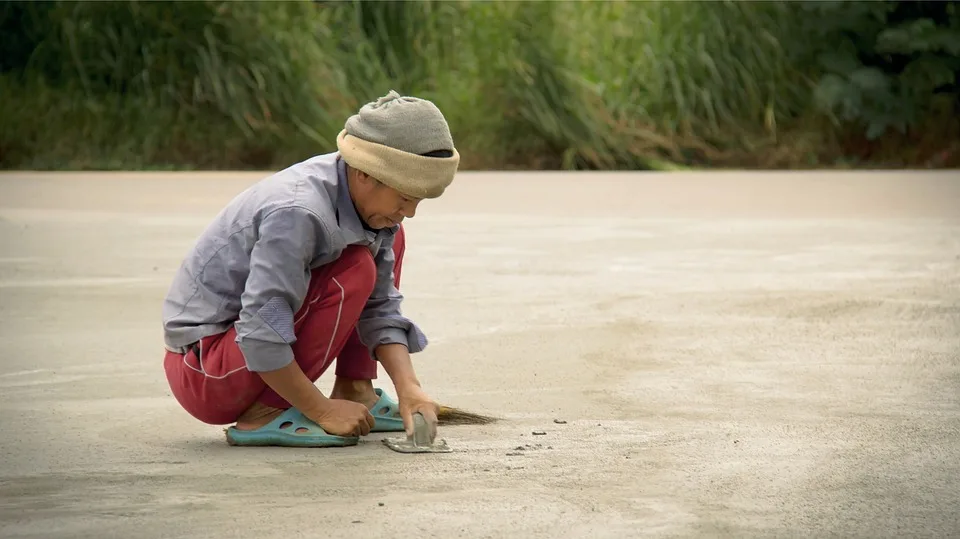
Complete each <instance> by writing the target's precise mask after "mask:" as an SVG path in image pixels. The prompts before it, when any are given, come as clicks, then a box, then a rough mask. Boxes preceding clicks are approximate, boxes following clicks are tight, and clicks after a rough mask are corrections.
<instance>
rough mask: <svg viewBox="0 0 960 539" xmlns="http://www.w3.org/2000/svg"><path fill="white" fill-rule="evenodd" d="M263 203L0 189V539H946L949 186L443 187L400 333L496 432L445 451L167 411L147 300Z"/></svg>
mask: <svg viewBox="0 0 960 539" xmlns="http://www.w3.org/2000/svg"><path fill="white" fill-rule="evenodd" d="M260 176H261V175H260V174H251V173H242V174H230V173H216V174H100V173H89V174H27V173H9V174H6V175H2V176H0V342H2V352H0V353H2V360H0V408H2V412H0V433H2V436H0V455H2V460H0V537H5V538H13V537H71V538H84V537H90V538H103V537H123V538H133V537H137V538H140V537H143V538H154V537H157V538H159V537H163V538H170V537H205V538H215V537H277V538H290V537H389V538H397V537H442V538H448V537H469V538H479V537H531V538H538V537H618V538H622V537H717V536H726V537H864V538H867V537H869V538H877V537H950V536H954V537H956V536H958V535H960V178H958V176H960V175H958V173H956V172H947V173H920V172H903V173H852V174H839V173H784V174H773V173H751V174H746V173H734V172H731V173H715V174H552V173H543V174H506V173H504V174H463V175H462V176H461V177H460V179H458V181H457V183H455V185H454V187H453V188H451V190H450V192H449V194H448V196H446V197H444V198H442V199H440V200H438V201H429V202H425V203H424V204H423V205H422V206H421V210H420V214H419V215H418V216H417V218H416V219H413V220H412V221H410V222H409V223H408V229H407V230H408V248H407V258H406V261H405V265H404V275H403V291H404V292H405V294H406V296H407V302H406V307H405V312H406V313H407V314H409V315H411V316H413V317H415V318H416V319H417V320H418V322H420V323H421V324H422V326H423V328H424V329H425V331H426V332H427V333H428V335H429V336H430V337H431V339H432V344H431V346H430V347H429V348H428V350H427V351H426V352H424V353H422V354H419V355H417V356H416V365H417V368H418V372H419V374H420V378H421V380H422V382H423V383H424V386H425V388H426V389H427V391H428V392H429V393H431V394H432V395H433V396H434V397H436V398H437V399H438V400H440V401H442V402H444V403H447V404H451V405H455V406H461V407H464V408H467V409H470V410H473V411H478V412H486V413H491V414H495V415H499V416H501V417H503V418H504V420H503V421H501V422H500V423H497V424H494V425H488V426H482V427H466V426H463V427H445V428H441V431H440V436H441V437H443V438H445V439H446V440H447V442H448V444H449V445H450V446H451V447H453V448H454V450H455V451H454V452H453V453H450V454H445V455H404V454H398V453H393V452H391V451H389V450H388V449H387V448H386V447H384V446H383V444H382V443H381V442H380V440H381V438H383V437H385V436H391V435H386V434H384V435H372V436H370V437H368V438H367V439H365V440H364V441H363V442H362V443H361V444H360V445H359V446H357V447H352V448H344V449H313V450H308V449H284V448H235V447H229V446H227V445H226V443H225V442H224V439H223V435H222V428H221V427H216V426H209V425H203V424H200V423H197V422H195V421H194V420H192V419H191V418H190V417H189V416H188V415H186V414H185V413H184V412H182V411H181V410H180V409H179V408H178V406H177V404H176V402H175V401H174V400H173V398H172V397H171V396H170V393H169V390H168V389H167V387H166V382H165V379H164V375H163V370H162V367H161V358H162V341H161V335H160V302H161V299H162V297H163V294H164V293H165V291H166V289H167V286H168V284H169V280H170V278H171V276H172V274H173V272H174V270H175V269H176V267H177V266H178V264H179V262H180V259H181V257H182V256H183V255H184V253H185V252H186V250H187V249H188V248H189V246H190V244H191V242H192V241H193V239H194V237H195V236H196V235H197V234H198V233H199V231H200V230H201V229H202V227H204V226H205V225H206V223H207V222H208V220H209V219H210V218H211V217H212V216H213V214H214V213H215V212H216V211H217V210H218V209H219V207H220V206H221V205H222V204H223V203H225V202H226V201H227V200H229V199H230V198H231V197H232V196H234V195H235V194H236V193H237V192H239V191H240V190H241V189H243V188H244V187H245V186H247V185H249V184H250V183H251V182H253V181H255V180H256V179H257V178H258V177H260ZM382 376H385V375H382ZM381 382H382V383H384V384H386V387H387V388H388V389H390V390H392V386H390V385H389V382H388V381H387V380H386V379H384V378H382V379H381ZM331 383H332V373H330V374H328V375H326V376H325V377H324V378H322V379H321V380H320V382H319V385H320V386H321V387H322V388H323V389H328V388H329V386H330V384H331ZM555 420H560V422H555ZM534 431H538V432H540V433H542V434H538V435H534V434H533V433H534Z"/></svg>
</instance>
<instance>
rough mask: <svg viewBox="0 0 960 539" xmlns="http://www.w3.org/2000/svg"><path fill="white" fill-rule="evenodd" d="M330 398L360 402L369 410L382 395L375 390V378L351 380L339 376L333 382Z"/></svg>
mask: <svg viewBox="0 0 960 539" xmlns="http://www.w3.org/2000/svg"><path fill="white" fill-rule="evenodd" d="M330 398H331V399H343V400H348V401H353V402H359V403H360V404H363V405H364V406H366V407H367V409H368V410H369V409H372V408H373V406H374V405H375V404H377V401H378V400H380V397H378V396H377V393H376V392H375V391H374V390H373V380H351V379H349V378H342V377H339V376H338V377H337V379H336V380H334V382H333V390H332V391H331V392H330Z"/></svg>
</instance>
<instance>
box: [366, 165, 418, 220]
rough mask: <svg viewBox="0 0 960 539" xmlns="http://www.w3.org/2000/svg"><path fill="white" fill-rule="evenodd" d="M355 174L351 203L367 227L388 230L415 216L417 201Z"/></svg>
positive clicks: (372, 179) (374, 180)
mask: <svg viewBox="0 0 960 539" xmlns="http://www.w3.org/2000/svg"><path fill="white" fill-rule="evenodd" d="M355 174H356V181H355V182H354V183H355V185H356V189H355V190H353V191H355V192H353V202H354V205H355V206H356V207H357V213H359V214H360V218H361V219H363V220H364V222H366V223H367V226H369V227H370V228H374V229H380V228H388V227H391V226H394V225H399V224H400V222H401V221H403V220H404V219H409V218H412V217H413V216H414V215H416V213H417V205H419V204H420V200H419V199H415V198H410V197H408V196H406V195H404V194H402V193H400V192H399V191H397V190H396V189H393V188H392V187H389V186H387V185H384V184H382V183H380V182H379V181H377V180H376V179H375V178H373V177H372V176H368V175H367V174H365V173H363V172H360V171H359V170H357V171H355Z"/></svg>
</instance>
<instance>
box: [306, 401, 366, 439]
mask: <svg viewBox="0 0 960 539" xmlns="http://www.w3.org/2000/svg"><path fill="white" fill-rule="evenodd" d="M305 415H306V414H305ZM307 417H309V418H310V419H312V420H313V421H314V422H316V423H317V424H318V425H320V426H321V427H323V430H325V431H327V433H329V434H333V435H336V436H366V435H367V434H370V429H372V428H373V425H374V419H373V415H371V414H370V410H368V409H367V407H366V406H365V405H363V404H360V403H358V402H353V401H348V400H341V399H328V400H327V402H326V406H324V408H323V410H319V411H317V412H314V413H312V414H310V415H308V416H307Z"/></svg>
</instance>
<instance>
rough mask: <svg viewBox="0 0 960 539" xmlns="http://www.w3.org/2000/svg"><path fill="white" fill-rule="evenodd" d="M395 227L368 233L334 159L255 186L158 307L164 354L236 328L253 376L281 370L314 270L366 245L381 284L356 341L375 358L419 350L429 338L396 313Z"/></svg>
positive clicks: (223, 216) (210, 230)
mask: <svg viewBox="0 0 960 539" xmlns="http://www.w3.org/2000/svg"><path fill="white" fill-rule="evenodd" d="M397 229H398V227H393V228H389V229H383V230H380V231H378V232H372V231H370V230H368V229H366V228H364V226H363V224H362V222H361V220H360V217H359V215H357V211H356V208H355V207H354V205H353V202H352V200H351V199H350V194H349V191H348V188H347V178H346V168H345V164H344V162H343V160H342V159H341V158H340V155H339V153H330V154H325V155H320V156H316V157H313V158H311V159H308V160H306V161H303V162H301V163H297V164H295V165H293V166H291V167H289V168H287V169H285V170H282V171H280V172H277V173H276V174H273V175H271V176H269V177H267V178H264V179H263V180H260V181H259V182H257V183H256V184H254V185H252V186H251V187H249V188H248V189H246V190H245V191H243V192H241V193H240V194H239V195H238V196H237V197H235V198H234V199H233V200H232V201H231V202H230V203H229V204H228V205H227V206H226V207H225V208H224V209H223V210H221V211H220V213H219V214H218V215H217V216H216V217H215V218H214V220H213V222H212V223H210V225H209V226H208V227H207V228H206V230H205V231H204V232H203V233H202V234H201V235H200V237H199V238H198V240H197V241H196V243H195V245H194V246H193V248H192V249H191V250H190V252H189V253H188V254H187V256H186V258H185V259H184V261H183V263H182V264H181V266H180V269H179V270H178V271H177V273H176V274H175V275H174V278H173V283H172V284H171V286H170V289H169V292H168V294H167V296H166V299H165V300H164V302H163V332H164V344H165V346H166V348H167V349H168V350H171V351H173V352H175V353H181V354H183V353H186V351H187V350H188V349H189V347H190V346H191V345H192V344H193V343H196V342H197V341H198V340H200V338H201V337H205V336H208V335H212V334H216V333H221V332H224V331H226V330H227V329H229V327H230V325H233V326H234V327H235V328H236V333H237V336H236V342H237V344H238V346H239V347H240V350H241V351H242V352H243V355H244V358H245V360H246V364H247V368H248V369H249V370H251V371H270V370H275V369H279V368H281V367H284V366H286V365H287V364H289V363H290V362H291V361H293V359H294V357H293V351H292V349H291V347H290V345H291V344H292V343H293V342H295V340H296V336H295V335H294V333H293V317H294V313H296V312H297V311H298V310H299V309H300V307H301V305H302V304H303V301H304V299H305V296H306V293H307V287H308V285H309V282H310V272H311V270H312V269H313V268H316V267H319V266H323V265H325V264H329V263H330V262H333V261H334V260H336V259H337V258H338V257H339V256H340V253H341V252H342V251H343V250H344V249H345V248H346V247H347V246H350V245H364V246H368V247H369V248H370V251H371V253H372V254H373V255H374V262H375V263H376V267H377V280H376V284H375V285H374V289H373V294H372V295H371V297H370V298H369V299H368V300H367V302H366V305H365V307H364V310H363V312H362V314H361V315H360V320H359V321H358V323H357V330H358V333H359V337H360V340H361V342H363V344H364V345H365V346H366V347H367V348H368V349H369V350H370V352H371V357H374V356H373V351H374V350H375V349H376V347H377V346H379V345H381V344H386V343H400V344H404V345H406V346H407V348H408V349H409V351H410V353H416V352H420V351H422V350H423V349H424V348H425V347H426V345H427V339H426V337H425V336H424V334H423V332H422V331H420V329H419V328H418V327H417V326H416V324H414V323H413V322H412V321H411V320H409V319H407V318H406V317H404V316H403V315H402V314H401V311H400V304H401V301H402V300H403V296H402V295H401V294H400V292H399V291H398V290H397V289H396V287H394V285H393V282H394V278H393V266H394V254H393V240H394V235H395V234H396V231H397ZM332 329H333V328H331V330H332Z"/></svg>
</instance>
